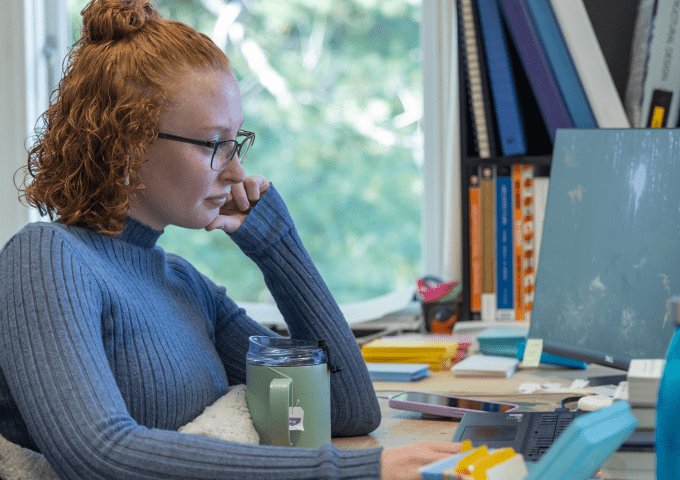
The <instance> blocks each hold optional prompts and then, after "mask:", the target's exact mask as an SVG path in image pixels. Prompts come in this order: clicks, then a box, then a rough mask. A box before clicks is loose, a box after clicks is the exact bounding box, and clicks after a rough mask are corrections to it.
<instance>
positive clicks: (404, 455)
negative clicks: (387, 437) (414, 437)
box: [380, 442, 461, 480]
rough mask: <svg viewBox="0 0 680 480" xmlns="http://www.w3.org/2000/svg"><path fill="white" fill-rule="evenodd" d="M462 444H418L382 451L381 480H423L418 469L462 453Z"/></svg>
mask: <svg viewBox="0 0 680 480" xmlns="http://www.w3.org/2000/svg"><path fill="white" fill-rule="evenodd" d="M460 448H461V447H460V443H451V442H418V443H412V444H411V445H404V446H403V447H394V448H386V449H384V450H383V451H382V459H381V462H380V480H421V478H422V477H421V476H420V473H418V469H419V468H420V467H423V466H425V465H428V464H430V463H433V462H437V461H439V460H443V459H445V458H448V457H450V456H451V455H455V454H456V453H460Z"/></svg>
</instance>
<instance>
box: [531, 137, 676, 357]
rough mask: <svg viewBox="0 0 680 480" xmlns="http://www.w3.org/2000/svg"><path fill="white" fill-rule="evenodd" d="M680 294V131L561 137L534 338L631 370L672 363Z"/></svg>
mask: <svg viewBox="0 0 680 480" xmlns="http://www.w3.org/2000/svg"><path fill="white" fill-rule="evenodd" d="M677 294H680V130H677V129H629V130H622V129H581V130H576V129H569V130H558V132H557V136H556V139H555V147H554V149H553V157H552V165H551V170H550V185H549V189H548V198H547V205H546V211H545V220H544V225H543V233H542V240H541V245H540V253H539V259H538V268H537V272H536V280H535V292H534V304H533V310H532V314H531V323H530V327H529V336H528V338H541V339H543V350H544V351H545V352H547V353H553V354H557V355H561V356H565V357H569V358H573V359H577V360H583V361H586V362H592V363H598V364H602V365H608V366H612V367H615V368H619V369H622V370H627V369H628V366H629V363H630V360H631V359H634V358H665V357H666V350H667V348H668V345H669V343H670V339H671V336H672V334H673V332H674V328H675V327H674V324H673V320H672V318H671V308H670V299H671V296H673V295H677Z"/></svg>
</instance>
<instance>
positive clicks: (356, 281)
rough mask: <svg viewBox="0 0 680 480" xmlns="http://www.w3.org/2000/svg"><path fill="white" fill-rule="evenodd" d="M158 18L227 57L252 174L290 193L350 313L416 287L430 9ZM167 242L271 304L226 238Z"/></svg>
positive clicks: (194, 10) (345, 5) (374, 6)
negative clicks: (250, 137) (199, 34)
mask: <svg viewBox="0 0 680 480" xmlns="http://www.w3.org/2000/svg"><path fill="white" fill-rule="evenodd" d="M73 1H74V2H77V1H78V0H73ZM80 1H82V0H80ZM156 5H157V6H158V8H159V10H160V11H161V13H162V14H163V16H164V17H166V18H173V19H176V20H179V21H182V22H185V23H188V24H190V25H192V26H193V27H194V28H196V29H198V30H200V31H203V32H204V33H206V34H208V35H209V36H211V38H213V40H215V41H216V43H218V45H219V46H220V47H222V48H223V49H224V51H225V52H226V53H227V55H228V56H229V58H230V60H231V61H232V65H233V68H234V72H235V75H236V77H237V78H238V79H239V83H240V86H241V93H242V98H243V110H244V115H245V123H244V128H245V129H247V130H252V131H254V132H256V134H257V138H256V140H255V144H254V146H253V150H252V151H251V153H250V155H249V156H248V158H247V160H246V164H244V167H245V168H246V172H247V173H248V174H253V173H261V174H263V175H265V176H266V177H267V178H269V179H270V180H271V181H272V183H273V184H274V185H275V186H276V188H277V189H278V190H279V192H280V193H281V195H282V196H283V198H284V199H285V201H286V203H287V205H288V208H289V210H290V212H291V215H292V216H293V219H294V220H295V222H296V226H297V228H298V232H299V233H300V236H301V238H302V240H303V243H304V244H305V246H306V247H307V249H308V250H309V252H310V255H311V256H312V258H313V260H314V261H315V263H316V265H317V267H318V268H319V270H320V271H321V274H322V276H323V277H324V279H325V280H326V282H327V283H328V285H329V287H330V289H331V291H332V292H333V294H334V295H335V296H336V298H337V299H338V301H341V302H342V301H356V300H362V299H366V298H370V297H373V296H376V295H381V294H384V293H387V292H389V291H391V290H392V289H394V288H396V287H398V286H402V285H404V284H412V283H413V282H414V279H415V278H416V277H417V276H418V275H419V274H420V251H421V240H420V236H421V229H420V223H421V221H420V197H421V190H422V181H421V172H420V166H419V164H420V163H421V162H422V158H421V157H422V153H421V152H422V134H421V131H420V119H421V112H422V106H421V105H422V73H421V69H420V62H419V56H420V49H419V38H420V32H419V16H420V7H419V5H417V4H413V2H409V1H406V0H354V1H350V0H333V1H331V0H297V1H294V2H280V1H279V0H257V1H248V2H244V3H241V2H232V3H229V4H227V2H226V0H156ZM226 5H228V9H226V10H225V9H224V7H225V6H226ZM80 8H82V7H80ZM239 10H240V11H239ZM72 11H73V9H72ZM77 11H79V9H78V10H77ZM234 13H238V16H236V19H235V20H233V16H234ZM220 14H222V15H221V16H220ZM72 18H73V16H72ZM215 25H218V27H217V28H216V27H215ZM220 26H221V27H220ZM159 243H160V244H161V246H163V248H165V249H166V250H168V251H173V252H176V253H178V254H179V255H182V256H183V257H185V258H187V259H189V260H190V261H191V262H192V263H193V264H194V265H195V266H196V267H197V268H198V269H199V270H200V271H202V272H203V273H205V274H206V275H208V276H209V277H210V278H212V279H214V280H215V281H216V282H217V283H219V284H222V285H226V286H227V289H228V293H229V294H230V295H231V296H232V297H233V298H235V299H240V300H248V301H257V300H260V301H267V300H268V299H269V293H268V291H267V289H266V287H265V285H264V281H263V279H262V274H261V273H260V272H259V270H257V268H256V267H255V266H254V264H253V263H252V262H251V261H250V260H248V259H247V258H245V257H244V255H243V254H242V253H241V252H240V251H239V250H238V249H237V248H236V247H235V245H234V244H233V243H232V242H231V241H230V240H229V239H228V237H227V236H226V235H225V234H224V233H223V232H220V231H217V232H211V233H208V232H205V231H187V230H183V229H179V228H176V227H168V228H166V231H165V234H164V235H163V236H162V237H161V240H160V242H159Z"/></svg>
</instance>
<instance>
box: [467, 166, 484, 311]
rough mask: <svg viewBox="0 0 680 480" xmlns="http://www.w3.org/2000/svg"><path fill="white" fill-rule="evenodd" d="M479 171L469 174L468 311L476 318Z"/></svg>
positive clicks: (479, 253)
mask: <svg viewBox="0 0 680 480" xmlns="http://www.w3.org/2000/svg"><path fill="white" fill-rule="evenodd" d="M479 189H480V186H479V173H478V172H474V173H473V174H472V175H470V186H469V187H468V195H469V205H470V313H471V315H472V318H474V319H477V318H479V317H480V316H481V313H482V225H481V223H482V222H481V220H482V214H481V206H480V202H479V197H480V192H479Z"/></svg>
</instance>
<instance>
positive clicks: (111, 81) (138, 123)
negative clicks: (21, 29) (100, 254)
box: [19, 0, 230, 236]
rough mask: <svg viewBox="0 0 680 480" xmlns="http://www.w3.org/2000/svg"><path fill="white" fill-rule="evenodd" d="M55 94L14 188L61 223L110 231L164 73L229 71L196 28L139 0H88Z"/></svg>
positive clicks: (153, 120) (152, 120)
mask: <svg viewBox="0 0 680 480" xmlns="http://www.w3.org/2000/svg"><path fill="white" fill-rule="evenodd" d="M81 15H82V16H83V27H82V29H81V30H80V39H79V40H78V41H77V42H76V43H75V45H74V46H73V48H72V49H71V50H70V52H69V55H68V58H67V63H66V67H65V69H64V76H63V78H62V79H61V81H60V82H59V86H58V88H57V89H56V90H55V93H56V99H55V101H54V102H53V103H52V104H51V106H50V107H49V109H48V110H47V111H46V112H45V113H44V114H43V115H42V117H41V119H42V121H43V126H42V128H36V131H35V134H36V135H35V143H34V144H33V146H32V148H31V149H30V151H29V154H28V165H27V166H25V167H22V168H23V169H24V181H23V187H24V188H23V189H21V188H20V189H19V190H20V191H21V192H23V195H20V198H22V197H23V198H24V199H25V201H26V203H28V204H29V205H32V206H34V207H36V208H38V209H39V210H40V212H41V214H43V215H45V214H49V216H50V219H52V220H54V219H55V218H56V217H58V218H57V220H58V221H60V222H63V223H65V224H67V225H76V226H82V227H92V228H97V229H98V230H99V231H100V232H101V233H106V234H110V235H114V236H115V235H118V234H120V233H121V232H122V230H123V222H124V220H125V217H127V215H128V213H129V210H130V207H129V197H130V194H131V193H132V192H133V191H134V190H139V189H141V188H143V186H142V180H143V179H141V178H140V176H139V167H140V165H141V164H142V163H143V162H145V161H146V147H147V146H148V145H150V144H151V143H152V142H153V141H154V140H155V138H156V135H157V133H158V119H159V116H160V114H161V111H162V108H163V105H164V103H165V101H166V99H167V98H168V96H169V95H170V87H171V85H172V79H173V77H176V75H177V74H178V73H181V72H183V71H185V70H187V69H205V68H213V69H218V70H223V71H230V65H229V60H228V59H227V57H226V55H225V54H224V53H223V52H222V50H220V49H219V48H218V47H217V46H216V45H215V44H214V43H213V42H212V41H211V40H210V39H209V38H208V37H207V36H206V35H204V34H202V33H199V32H196V31H195V30H194V29H193V28H191V27H189V26H187V25H185V24H183V23H180V22H175V21H172V20H166V19H163V18H162V17H161V16H160V14H159V13H158V12H157V10H156V9H155V7H154V5H153V4H152V3H151V2H149V1H147V0H91V1H90V3H89V4H88V5H87V6H86V7H85V8H84V9H83V11H82V12H81Z"/></svg>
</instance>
